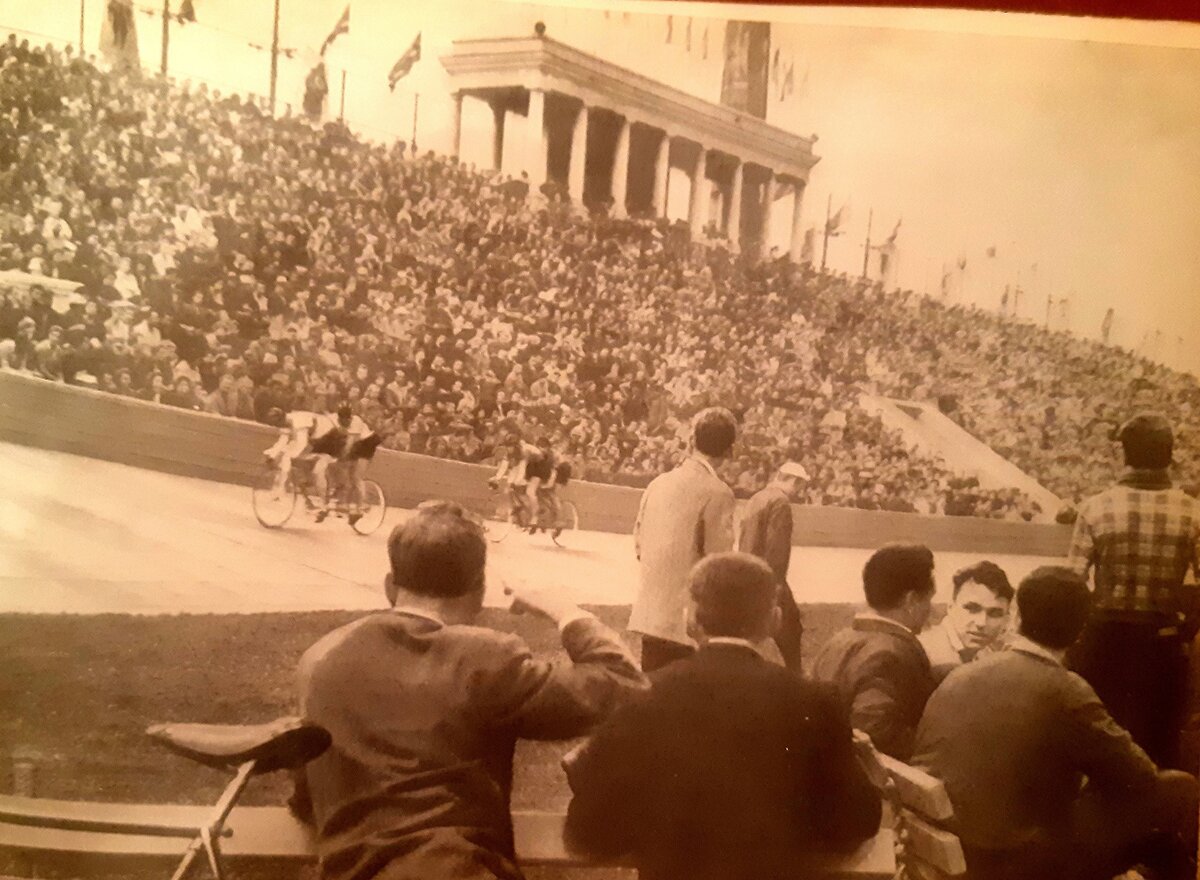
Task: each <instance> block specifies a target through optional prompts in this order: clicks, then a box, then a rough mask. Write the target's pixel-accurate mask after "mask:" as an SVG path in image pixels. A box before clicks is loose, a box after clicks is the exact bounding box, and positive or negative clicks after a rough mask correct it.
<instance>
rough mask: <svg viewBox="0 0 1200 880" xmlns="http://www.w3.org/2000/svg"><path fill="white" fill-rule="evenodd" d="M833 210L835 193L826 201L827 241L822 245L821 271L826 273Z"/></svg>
mask: <svg viewBox="0 0 1200 880" xmlns="http://www.w3.org/2000/svg"><path fill="white" fill-rule="evenodd" d="M832 210H833V193H830V194H829V197H828V198H827V199H826V200H825V241H824V243H823V244H822V245H821V271H822V272H824V271H825V257H826V255H827V254H828V253H829V216H830V211H832Z"/></svg>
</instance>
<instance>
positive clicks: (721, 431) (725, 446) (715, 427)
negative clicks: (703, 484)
mask: <svg viewBox="0 0 1200 880" xmlns="http://www.w3.org/2000/svg"><path fill="white" fill-rule="evenodd" d="M692 438H693V440H694V442H695V445H696V451H697V452H702V453H703V454H705V455H708V456H711V457H712V458H724V457H725V456H726V455H728V454H729V450H730V449H732V448H733V441H734V440H735V439H736V438H737V420H736V419H735V418H734V417H733V413H731V412H730V411H729V410H727V409H725V408H723V407H719V406H714V407H710V408H709V409H706V410H704V411H703V412H702V413H700V414H699V415H698V416H696V421H695V424H694V426H693V428H692Z"/></svg>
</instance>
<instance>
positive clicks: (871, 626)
mask: <svg viewBox="0 0 1200 880" xmlns="http://www.w3.org/2000/svg"><path fill="white" fill-rule="evenodd" d="M854 628H855V629H859V630H874V631H876V632H895V633H897V634H899V633H903V634H904V635H906V636H908V637H909V638H915V637H916V634H915V633H914V632H913V631H912V630H911V629H909V628H908V627H907V626H905V625H904V624H902V623H901V622H900V621H898V620H892V619H891V618H890V617H884V616H883V615H882V614H879V613H877V612H875V611H872V610H871V609H869V608H868V609H867V610H866V611H860V612H858V613H857V614H855V615H854Z"/></svg>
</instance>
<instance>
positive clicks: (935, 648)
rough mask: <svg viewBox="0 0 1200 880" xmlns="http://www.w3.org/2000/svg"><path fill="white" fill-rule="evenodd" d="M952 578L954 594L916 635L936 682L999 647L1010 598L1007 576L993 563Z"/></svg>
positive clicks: (959, 573) (1010, 588)
mask: <svg viewBox="0 0 1200 880" xmlns="http://www.w3.org/2000/svg"><path fill="white" fill-rule="evenodd" d="M953 580H954V595H953V597H952V598H951V600H950V606H949V608H947V609H946V616H945V617H943V618H942V619H941V621H939V622H938V623H937V624H935V625H934V626H931V627H930V628H929V629H927V630H925V631H924V632H923V633H921V635H920V636H918V638H919V639H920V642H921V645H922V646H923V647H924V648H925V653H926V654H928V655H929V665H930V666H931V667H932V669H933V678H934V680H935V681H939V682H940V681H941V680H942V679H943V678H945V677H946V676H947V675H948V674H949V673H950V670H951V669H954V668H955V667H956V666H961V665H962V664H964V663H968V662H970V661H971V660H974V659H975V658H976V657H978V656H979V655H980V654H981V653H986V652H988V651H991V650H993V649H997V648H999V647H1001V645H1000V644H999V642H1000V641H1001V639H1002V637H1003V635H1004V631H1005V629H1006V628H1007V627H1008V621H1009V616H1008V611H1009V605H1010V604H1011V603H1012V598H1013V588H1012V584H1010V583H1009V582H1008V575H1006V574H1005V573H1004V569H1002V568H1001V567H1000V566H998V565H996V563H994V562H987V561H984V562H978V563H976V564H975V565H970V566H967V567H966V568H963V569H960V570H958V571H956V572H955V573H954V579H953Z"/></svg>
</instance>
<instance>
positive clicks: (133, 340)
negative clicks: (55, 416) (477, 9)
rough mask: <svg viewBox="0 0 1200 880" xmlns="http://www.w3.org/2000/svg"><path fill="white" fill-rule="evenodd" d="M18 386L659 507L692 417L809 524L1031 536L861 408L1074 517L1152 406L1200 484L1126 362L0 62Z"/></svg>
mask: <svg viewBox="0 0 1200 880" xmlns="http://www.w3.org/2000/svg"><path fill="white" fill-rule="evenodd" d="M0 64H2V65H3V76H2V77H0V269H2V270H15V271H16V272H20V273H28V274H29V275H40V276H46V277H48V278H51V279H61V280H66V281H71V282H77V283H78V284H79V285H81V286H80V287H79V288H78V293H79V295H78V296H74V297H72V300H73V302H72V303H71V304H70V306H69V307H68V308H66V309H65V310H63V311H60V310H59V309H56V308H55V303H54V302H53V300H54V295H53V293H52V292H51V291H50V290H48V289H39V288H38V287H37V286H36V285H33V286H29V285H24V286H21V287H12V288H9V289H5V290H3V291H0V368H6V369H13V370H23V371H28V372H31V373H34V374H36V375H39V376H41V377H44V378H46V379H49V380H55V381H63V382H74V383H81V384H90V385H94V386H96V387H99V388H100V389H103V390H105V391H109V392H112V393H114V394H121V395H126V396H130V397H138V398H142V399H145V400H151V401H154V402H157V403H161V404H165V405H171V406H177V407H183V408H187V409H195V410H204V411H207V412H211V413H216V414H219V415H222V416H228V417H233V418H241V419H258V420H264V419H265V417H266V415H267V413H268V412H269V411H270V410H272V409H274V408H276V407H278V408H280V409H284V410H288V409H306V410H316V409H321V408H323V407H325V406H327V405H329V403H330V402H336V401H341V400H348V401H350V402H351V403H352V404H353V406H354V407H355V409H356V410H357V412H358V413H359V415H361V416H362V417H363V418H364V419H365V420H366V421H367V422H368V423H369V424H371V425H373V426H375V427H376V429H377V430H378V431H379V432H380V433H381V434H382V435H383V436H384V437H385V438H386V439H385V445H386V446H388V447H391V448H394V449H401V450H408V451H412V452H417V453H423V454H427V455H432V456H439V457H443V458H450V459H458V460H463V461H489V460H492V458H493V455H494V445H495V444H498V443H499V442H500V440H501V439H502V438H503V436H504V435H505V434H506V433H508V432H509V431H511V430H514V429H516V430H519V431H521V432H523V433H525V434H527V435H528V436H529V437H533V436H536V435H542V434H545V435H549V436H550V437H551V438H552V440H553V442H554V444H555V445H556V447H557V448H559V449H561V450H563V451H564V452H565V453H566V454H568V455H570V456H571V457H572V459H573V460H574V461H575V462H576V463H577V467H576V471H577V473H579V474H580V476H582V477H584V478H585V479H591V480H601V481H608V482H618V483H624V484H628V485H645V483H646V482H647V481H648V480H649V479H651V478H652V477H653V476H654V475H656V474H658V473H660V472H662V471H664V470H666V469H668V468H670V467H672V466H673V465H674V464H675V463H676V462H677V460H678V458H679V457H680V455H681V454H682V453H683V452H684V449H685V442H686V436H687V429H686V426H687V425H688V421H689V418H690V416H691V415H693V414H694V413H695V412H697V411H699V410H700V409H701V408H703V407H706V406H709V405H724V406H727V407H729V408H730V409H732V410H733V411H734V412H735V413H736V414H737V415H738V416H739V418H740V419H741V420H742V429H741V439H740V441H739V448H738V450H737V454H736V455H735V456H734V458H733V459H732V460H731V461H730V462H729V463H728V466H727V468H728V469H727V471H726V473H725V474H724V476H725V477H726V479H727V480H728V481H729V482H730V484H731V485H733V486H734V487H735V489H736V490H737V491H738V492H739V494H743V495H745V494H749V493H751V492H753V491H755V490H756V489H758V488H760V487H761V486H762V485H763V484H764V483H765V482H766V480H767V479H768V477H769V475H770V474H771V472H772V471H773V469H774V468H775V467H776V466H777V465H778V464H779V463H780V462H781V461H782V460H783V459H784V458H785V457H786V458H793V459H797V460H799V461H802V462H804V465H805V467H806V468H807V470H808V472H809V474H810V476H811V479H810V481H809V482H808V484H807V485H806V486H804V487H803V488H801V489H800V490H799V497H798V498H797V499H796V500H797V501H799V502H802V503H811V504H819V505H836V506H850V507H858V508H865V509H882V510H894V511H915V512H920V513H929V514H949V515H960V516H963V515H970V516H982V517H992V518H1002V519H1018V520H1019V519H1030V518H1032V517H1034V516H1035V515H1036V514H1037V512H1038V507H1037V505H1036V503H1035V502H1033V501H1032V500H1031V499H1030V498H1029V497H1027V496H1025V495H1024V494H1022V493H1021V492H1020V491H1018V490H1017V489H1015V488H1014V489H1006V490H997V489H985V488H983V487H981V486H980V485H979V483H978V481H977V480H976V479H974V478H973V477H969V476H965V475H962V474H956V473H953V472H951V471H950V470H949V469H948V468H947V466H946V465H945V464H944V463H943V462H941V461H940V460H938V459H937V458H934V457H931V456H929V455H927V454H923V453H921V452H919V451H917V450H915V449H913V448H909V447H908V446H907V445H906V444H905V442H904V440H903V439H902V438H901V437H900V435H899V434H898V433H896V432H893V431H891V430H889V429H887V428H885V426H884V425H883V423H882V422H881V421H880V420H879V418H878V417H876V416H874V415H872V414H869V413H868V412H866V411H865V410H864V409H862V408H861V406H860V403H859V398H860V396H861V395H862V394H864V393H869V394H875V395H882V396H887V397H892V398H900V399H915V400H929V401H936V402H937V403H938V406H939V408H940V409H941V410H942V411H943V412H945V413H946V414H947V415H949V416H950V417H951V418H952V419H954V420H955V421H956V422H957V423H958V424H959V425H961V426H962V427H963V428H965V429H966V430H967V431H969V432H970V433H971V434H973V435H974V436H975V437H977V438H979V439H980V440H982V441H984V442H985V443H987V444H988V445H989V446H991V448H993V449H994V450H996V451H997V452H998V453H1000V454H1001V455H1003V456H1004V457H1006V458H1008V459H1009V460H1010V461H1012V462H1013V463H1015V464H1016V465H1017V466H1019V467H1020V468H1022V469H1023V470H1025V471H1026V472H1028V473H1029V474H1031V475H1032V476H1034V477H1035V478H1036V479H1037V480H1038V481H1040V482H1041V483H1042V484H1043V485H1044V486H1046V487H1047V488H1049V489H1050V490H1051V491H1053V492H1054V493H1055V494H1057V495H1058V496H1060V497H1062V498H1064V499H1067V500H1068V501H1069V500H1073V499H1077V498H1079V497H1080V496H1082V495H1084V494H1087V493H1089V492H1092V491H1094V490H1096V489H1098V488H1100V487H1102V486H1104V485H1106V484H1107V483H1108V482H1109V481H1110V479H1111V477H1112V475H1113V471H1114V468H1115V467H1116V458H1115V456H1114V454H1113V445H1112V442H1111V435H1112V432H1113V430H1114V429H1115V428H1116V427H1117V424H1118V422H1119V421H1120V420H1121V418H1122V417H1123V416H1124V415H1125V414H1127V413H1128V412H1130V411H1131V410H1132V409H1133V408H1135V407H1136V408H1146V407H1158V408H1161V409H1163V410H1166V411H1168V412H1169V413H1171V415H1172V417H1173V419H1175V421H1176V425H1177V428H1178V433H1179V442H1178V444H1177V452H1176V459H1177V463H1176V470H1177V474H1176V475H1177V476H1178V477H1179V478H1180V479H1181V480H1182V481H1183V482H1184V483H1185V484H1186V483H1190V482H1194V481H1195V480H1197V479H1198V478H1200V460H1198V459H1197V454H1196V453H1197V449H1198V448H1200V443H1198V441H1197V437H1198V436H1200V386H1198V385H1197V381H1196V379H1195V377H1193V376H1190V375H1187V374H1182V373H1178V372H1174V371H1171V370H1169V369H1167V368H1165V367H1163V366H1160V365H1158V364H1155V363H1152V362H1150V361H1148V360H1145V359H1143V358H1139V357H1136V356H1134V355H1132V354H1130V353H1129V352H1127V351H1124V350H1122V349H1118V348H1115V347H1110V346H1105V345H1101V344H1100V343H1098V342H1093V341H1087V340H1084V339H1081V338H1078V337H1073V336H1071V335H1068V334H1066V333H1063V332H1049V331H1046V330H1043V329H1040V328H1037V327H1033V326H1031V325H1029V324H1027V323H1018V322H1016V321H1013V320H1012V319H1009V318H1005V317H1001V316H998V315H993V314H990V313H986V312H983V311H980V310H978V309H975V308H973V307H963V306H947V305H946V304H944V303H942V302H939V301H936V300H933V299H929V298H926V297H923V296H919V295H917V294H915V293H913V292H912V291H900V292H889V291H885V290H882V289H881V288H880V287H879V285H876V284H871V283H868V282H866V281H861V280H859V279H856V278H849V277H846V276H842V275H835V274H826V273H821V272H818V271H816V270H815V269H814V268H812V267H811V266H809V265H807V264H805V265H794V264H792V263H791V262H790V261H788V260H787V259H778V260H775V259H764V260H759V261H752V260H750V259H749V258H744V257H735V256H733V255H731V254H730V253H729V252H728V251H727V250H725V249H724V248H722V247H720V246H708V245H705V246H701V245H699V244H693V243H691V242H690V241H689V240H688V235H687V230H686V226H678V225H672V224H670V223H669V222H668V221H666V220H663V219H654V218H637V217H635V218H631V219H621V220H617V219H613V218H610V217H607V216H605V215H604V214H593V215H592V216H590V217H583V216H580V215H579V214H578V213H577V212H575V211H573V210H572V209H571V206H570V205H569V204H568V203H567V202H566V201H565V200H563V199H562V198H561V197H560V196H559V193H558V192H557V191H556V190H555V188H554V187H553V186H552V185H551V186H548V187H546V188H545V190H544V192H541V193H529V192H527V191H526V190H527V187H525V186H524V184H523V182H521V181H512V180H509V179H507V178H505V177H502V176H499V175H498V174H496V173H495V172H481V171H477V170H476V169H474V168H472V167H467V166H464V165H461V164H459V163H456V162H454V161H452V160H450V159H448V158H445V157H441V156H437V155H434V154H431V153H422V154H420V155H417V154H415V153H414V151H411V150H409V149H407V147H406V145H405V144H404V143H393V144H389V145H377V144H369V143H367V142H364V141H362V140H360V139H358V138H356V137H355V136H354V135H353V134H352V133H351V132H350V131H349V130H348V129H346V128H345V127H343V126H341V125H338V124H332V123H331V124H326V125H323V126H320V125H314V124H312V123H311V122H309V121H308V120H305V119H299V118H290V117H289V118H280V119H273V118H271V117H270V116H269V115H268V114H267V113H266V112H265V111H263V110H262V109H261V107H260V104H259V102H257V101H255V100H252V99H249V98H246V99H243V98H240V97H238V96H236V95H222V94H220V93H218V92H215V91H209V90H207V89H206V88H205V87H204V86H199V87H188V86H185V85H180V84H174V83H167V82H165V81H163V80H160V79H147V78H141V76H140V75H139V74H136V73H131V72H119V73H118V72H104V71H102V70H100V69H99V68H98V67H97V66H95V65H94V64H93V63H92V62H91V61H88V60H84V59H82V58H80V57H78V56H76V55H73V54H72V53H71V51H70V50H69V49H68V50H58V49H55V48H52V47H47V48H44V49H41V48H30V47H29V46H28V45H27V44H25V43H19V42H18V41H17V40H16V38H15V37H10V38H9V40H8V42H7V43H5V44H4V45H3V46H2V47H0Z"/></svg>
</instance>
